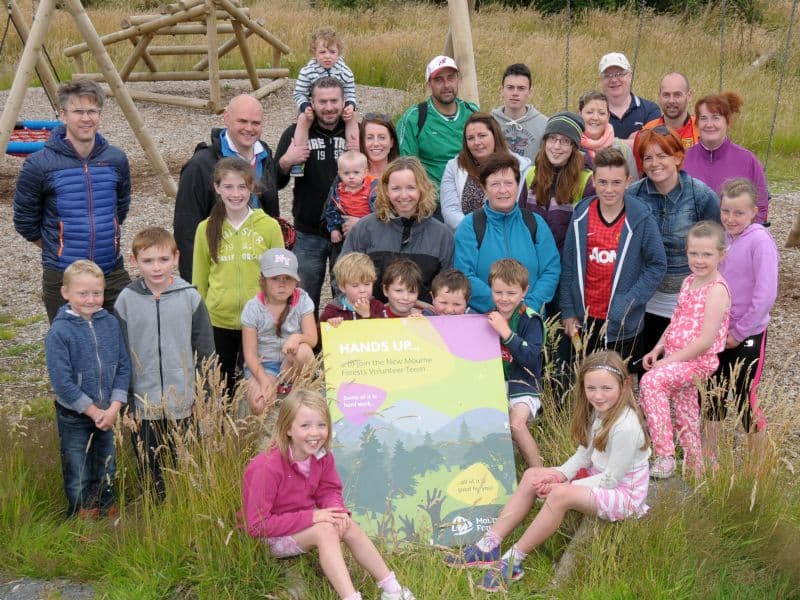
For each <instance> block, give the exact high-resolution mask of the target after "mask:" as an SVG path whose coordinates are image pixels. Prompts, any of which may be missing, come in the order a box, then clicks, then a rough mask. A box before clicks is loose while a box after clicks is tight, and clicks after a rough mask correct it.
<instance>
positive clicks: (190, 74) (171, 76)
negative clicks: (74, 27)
mask: <svg viewBox="0 0 800 600" xmlns="http://www.w3.org/2000/svg"><path fill="white" fill-rule="evenodd" d="M256 73H257V74H258V77H259V79H275V78H277V77H288V76H289V69H284V68H281V69H256ZM73 77H82V78H84V79H91V80H92V81H106V79H105V75H104V74H103V73H73ZM248 77H249V74H248V73H247V71H245V70H244V69H232V70H228V71H219V78H220V79H247V78H248ZM207 80H208V72H207V71H159V72H158V73H148V72H145V71H134V72H133V73H131V74H130V76H129V77H128V81H129V82H131V83H141V82H144V81H207Z"/></svg>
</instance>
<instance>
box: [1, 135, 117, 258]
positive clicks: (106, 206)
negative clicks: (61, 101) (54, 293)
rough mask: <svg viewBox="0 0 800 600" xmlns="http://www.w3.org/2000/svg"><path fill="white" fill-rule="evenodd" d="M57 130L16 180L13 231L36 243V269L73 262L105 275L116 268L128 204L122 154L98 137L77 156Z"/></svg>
mask: <svg viewBox="0 0 800 600" xmlns="http://www.w3.org/2000/svg"><path fill="white" fill-rule="evenodd" d="M65 134H66V128H65V127H64V126H63V125H61V126H59V127H57V128H56V129H54V130H53V134H52V136H51V137H50V139H49V140H48V141H47V143H46V144H45V146H44V148H42V149H41V150H39V151H38V152H34V153H33V154H31V155H30V156H29V157H28V158H27V160H26V161H25V164H23V165H22V170H21V171H20V173H19V177H17V189H16V192H15V194H14V227H15V228H16V230H17V231H18V232H19V234H20V235H22V237H24V238H25V239H26V240H28V241H29V242H36V241H39V240H41V241H42V266H44V268H45V269H52V270H54V271H63V270H64V269H66V268H67V267H68V266H69V265H71V264H72V263H73V262H75V261H76V260H79V259H82V258H85V259H89V260H92V261H94V262H95V263H97V265H98V266H99V267H100V268H101V269H103V272H104V273H108V272H110V271H111V270H112V269H114V268H115V267H118V266H120V265H122V253H121V251H120V244H119V239H120V225H121V224H122V222H123V221H124V220H125V217H126V216H128V209H129V208H130V204H131V174H130V167H129V166H128V158H127V157H126V156H125V153H124V152H123V151H122V150H120V149H119V148H117V147H115V146H111V145H110V144H109V143H108V142H107V141H106V139H105V138H104V137H103V136H102V135H100V134H99V133H98V134H96V135H95V142H94V148H92V152H91V153H90V154H89V156H88V157H86V158H84V157H82V156H81V155H80V154H78V153H77V151H76V150H75V148H74V147H73V145H72V143H71V142H69V141H68V140H67V139H66V137H65Z"/></svg>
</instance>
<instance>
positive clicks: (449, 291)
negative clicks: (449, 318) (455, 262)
mask: <svg viewBox="0 0 800 600" xmlns="http://www.w3.org/2000/svg"><path fill="white" fill-rule="evenodd" d="M471 292H472V288H471V286H470V284H469V278H467V276H466V275H464V273H462V272H461V271H459V270H458V269H445V270H444V271H440V272H439V273H438V274H437V275H436V277H434V278H433V281H432V282H431V296H432V298H433V312H430V311H423V314H424V315H425V316H428V317H430V316H434V315H463V314H467V313H469V312H470V310H469V307H468V306H467V305H468V304H469V296H470V293H471Z"/></svg>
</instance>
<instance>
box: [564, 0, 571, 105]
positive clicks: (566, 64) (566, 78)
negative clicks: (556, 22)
mask: <svg viewBox="0 0 800 600" xmlns="http://www.w3.org/2000/svg"><path fill="white" fill-rule="evenodd" d="M571 32H572V3H571V2H570V0H567V45H566V49H565V53H564V110H569V38H570V34H571Z"/></svg>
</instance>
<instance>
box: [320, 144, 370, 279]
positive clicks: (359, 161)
mask: <svg viewBox="0 0 800 600" xmlns="http://www.w3.org/2000/svg"><path fill="white" fill-rule="evenodd" d="M336 164H337V166H338V179H336V180H334V182H333V185H332V186H331V191H330V192H329V193H328V199H327V200H326V201H325V208H324V209H323V216H324V218H325V228H326V229H327V231H328V233H330V235H331V243H332V244H341V242H342V240H343V239H344V236H345V235H346V234H345V233H344V232H343V230H342V224H343V223H344V222H345V218H346V217H357V218H359V219H360V218H361V217H366V216H367V215H368V214H369V213H371V212H372V210H373V208H374V205H375V194H376V193H377V188H378V179H377V178H375V177H373V176H372V175H368V174H367V157H366V156H365V155H363V154H362V153H361V152H358V151H356V150H348V151H347V152H345V153H344V154H342V155H341V156H340V157H339V160H338V161H336ZM337 250H341V246H340V247H339V248H338V249H337ZM337 256H338V252H337ZM331 260H332V261H333V262H334V263H335V262H336V257H332V258H331Z"/></svg>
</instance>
